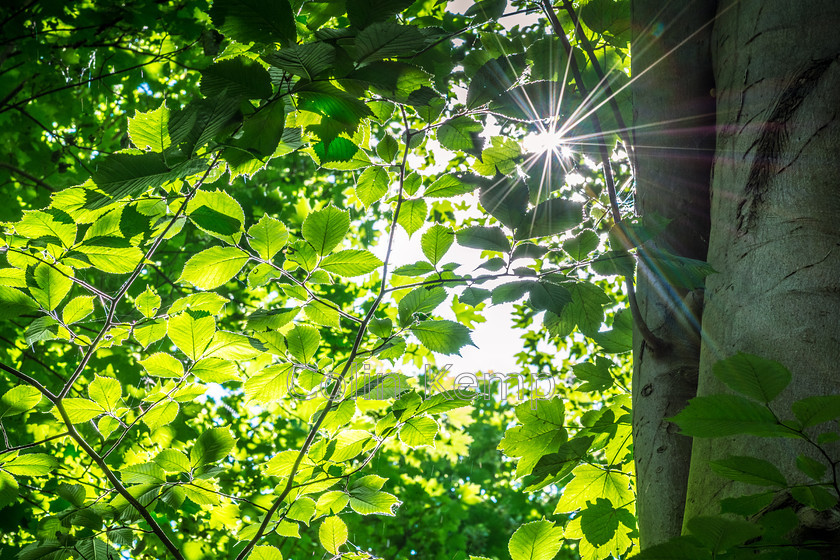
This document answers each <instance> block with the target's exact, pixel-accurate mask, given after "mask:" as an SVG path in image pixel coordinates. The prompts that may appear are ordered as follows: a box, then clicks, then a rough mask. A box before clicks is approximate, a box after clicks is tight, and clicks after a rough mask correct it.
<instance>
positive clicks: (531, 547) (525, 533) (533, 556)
mask: <svg viewBox="0 0 840 560" xmlns="http://www.w3.org/2000/svg"><path fill="white" fill-rule="evenodd" d="M562 543H563V529H562V528H560V527H556V526H555V525H554V523H552V522H551V521H546V520H544V519H543V520H542V521H532V522H531V523H525V524H524V525H521V526H520V527H519V528H518V529H517V530H516V531H515V532H514V533H513V536H511V537H510V541H509V542H508V552H510V556H511V558H512V559H513V560H551V559H552V558H554V556H555V555H556V554H557V552H558V551H559V550H560V546H561V544H562Z"/></svg>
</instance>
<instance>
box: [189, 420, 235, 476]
mask: <svg viewBox="0 0 840 560" xmlns="http://www.w3.org/2000/svg"><path fill="white" fill-rule="evenodd" d="M235 444H236V440H235V439H234V438H233V436H232V435H231V433H230V429H229V428H210V429H209V430H205V431H203V432H201V435H200V436H198V439H197V440H196V441H195V445H193V448H192V450H191V451H190V465H191V466H192V467H193V468H196V467H202V466H204V465H211V464H213V463H215V462H217V461H221V460H222V459H224V458H225V457H227V456H228V454H229V453H230V451H231V449H233V446H234V445H235Z"/></svg>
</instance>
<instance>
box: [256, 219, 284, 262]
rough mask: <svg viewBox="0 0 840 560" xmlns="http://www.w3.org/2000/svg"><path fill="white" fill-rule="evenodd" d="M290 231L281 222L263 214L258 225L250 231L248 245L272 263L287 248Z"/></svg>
mask: <svg viewBox="0 0 840 560" xmlns="http://www.w3.org/2000/svg"><path fill="white" fill-rule="evenodd" d="M288 239H289V231H288V230H287V229H286V226H285V225H284V224H283V222H281V221H280V220H276V219H274V218H272V217H271V216H269V215H268V214H263V217H262V218H260V221H258V222H257V223H256V224H254V225H252V226H251V227H250V228H249V229H248V243H249V244H250V245H251V248H252V249H253V250H254V251H256V252H257V254H259V256H260V257H261V258H263V259H264V260H267V261H270V260H271V259H273V258H274V255H276V254H277V252H278V251H280V250H281V249H283V247H285V246H286V241H288Z"/></svg>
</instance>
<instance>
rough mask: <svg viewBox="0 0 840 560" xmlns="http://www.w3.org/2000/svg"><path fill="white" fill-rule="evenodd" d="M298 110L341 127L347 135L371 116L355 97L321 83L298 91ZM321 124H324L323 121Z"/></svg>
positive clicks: (361, 102)
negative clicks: (315, 115) (314, 114)
mask: <svg viewBox="0 0 840 560" xmlns="http://www.w3.org/2000/svg"><path fill="white" fill-rule="evenodd" d="M298 109H301V110H304V111H309V112H312V113H316V114H318V115H321V116H322V117H326V118H327V119H329V121H331V122H332V123H333V124H338V125H341V127H342V128H340V130H341V131H343V132H346V133H348V134H349V133H352V132H353V131H355V130H356V127H357V126H358V125H359V122H360V121H361V120H362V119H365V118H368V117H372V116H373V112H372V111H371V110H370V108H369V107H368V106H367V105H365V103H364V102H363V101H361V100H360V99H358V98H357V97H356V96H355V95H350V94H349V93H347V92H345V91H342V90H340V89H338V88H337V87H335V86H334V85H332V84H330V83H328V82H323V81H319V82H312V83H309V84H305V85H304V86H302V87H301V88H300V89H299V90H298ZM321 124H322V125H323V124H325V120H324V119H321ZM319 130H321V131H323V129H319ZM319 136H320V137H321V140H324V139H325V138H324V135H323V134H319ZM332 136H333V137H335V136H338V133H337V132H334V133H333V135H332Z"/></svg>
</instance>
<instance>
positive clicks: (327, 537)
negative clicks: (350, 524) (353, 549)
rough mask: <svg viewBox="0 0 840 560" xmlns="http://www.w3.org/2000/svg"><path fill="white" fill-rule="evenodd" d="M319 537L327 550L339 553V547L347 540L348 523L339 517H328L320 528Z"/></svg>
mask: <svg viewBox="0 0 840 560" xmlns="http://www.w3.org/2000/svg"><path fill="white" fill-rule="evenodd" d="M318 539H319V540H320V541H321V545H323V547H324V548H326V549H327V552H329V553H330V554H338V547H340V546H341V545H343V544H344V543H345V542H347V525H345V524H344V521H342V520H341V518H339V517H336V516H332V517H328V518H326V519H325V520H324V522H323V523H322V524H321V527H320V529H318Z"/></svg>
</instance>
